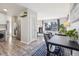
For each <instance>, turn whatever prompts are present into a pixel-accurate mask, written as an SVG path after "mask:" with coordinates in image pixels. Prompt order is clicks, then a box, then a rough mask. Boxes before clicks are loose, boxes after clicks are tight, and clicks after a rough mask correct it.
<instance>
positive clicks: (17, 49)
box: [0, 37, 42, 56]
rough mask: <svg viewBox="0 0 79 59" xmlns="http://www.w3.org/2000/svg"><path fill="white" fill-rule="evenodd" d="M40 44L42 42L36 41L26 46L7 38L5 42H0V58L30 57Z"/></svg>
mask: <svg viewBox="0 0 79 59" xmlns="http://www.w3.org/2000/svg"><path fill="white" fill-rule="evenodd" d="M41 42H42V40H39V39H37V40H36V41H34V42H32V43H31V44H29V45H27V44H24V43H22V42H21V41H19V40H17V39H15V38H12V37H9V38H8V39H7V40H6V41H3V42H0V56H31V54H32V53H33V52H34V50H35V49H36V48H38V45H40V43H41Z"/></svg>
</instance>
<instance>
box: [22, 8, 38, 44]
mask: <svg viewBox="0 0 79 59" xmlns="http://www.w3.org/2000/svg"><path fill="white" fill-rule="evenodd" d="M36 23H37V14H36V13H35V12H34V11H32V10H30V9H27V16H26V17H24V18H21V41H22V42H24V43H26V44H28V43H30V42H32V41H34V40H36V39H37V24H36Z"/></svg>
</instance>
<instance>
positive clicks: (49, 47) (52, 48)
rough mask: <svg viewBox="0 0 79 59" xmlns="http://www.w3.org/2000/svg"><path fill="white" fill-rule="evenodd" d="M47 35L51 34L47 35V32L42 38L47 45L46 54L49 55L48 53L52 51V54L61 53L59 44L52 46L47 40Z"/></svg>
mask: <svg viewBox="0 0 79 59" xmlns="http://www.w3.org/2000/svg"><path fill="white" fill-rule="evenodd" d="M49 36H53V35H51V34H50V35H49V34H44V39H45V43H46V46H47V56H50V53H52V54H53V55H57V56H59V55H62V54H61V52H62V50H61V47H59V46H53V45H52V44H50V43H48V40H50V38H51V37H50V38H49Z"/></svg>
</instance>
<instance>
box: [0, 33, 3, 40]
mask: <svg viewBox="0 0 79 59" xmlns="http://www.w3.org/2000/svg"><path fill="white" fill-rule="evenodd" d="M2 38H4V34H3V33H0V41H3V39H2Z"/></svg>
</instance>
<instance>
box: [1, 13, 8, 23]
mask: <svg viewBox="0 0 79 59" xmlns="http://www.w3.org/2000/svg"><path fill="white" fill-rule="evenodd" d="M6 21H7V15H5V14H2V13H0V24H6Z"/></svg>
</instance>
